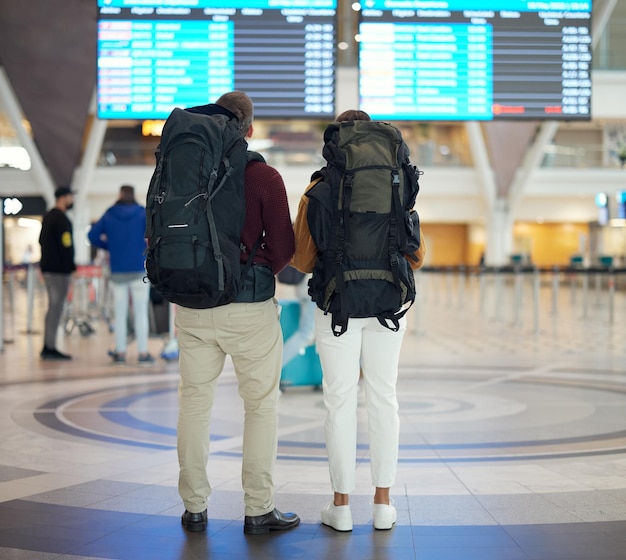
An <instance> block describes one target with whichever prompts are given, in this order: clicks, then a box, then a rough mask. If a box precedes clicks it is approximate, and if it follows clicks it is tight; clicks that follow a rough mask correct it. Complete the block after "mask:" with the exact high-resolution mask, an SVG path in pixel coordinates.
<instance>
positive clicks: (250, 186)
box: [241, 161, 296, 274]
mask: <svg viewBox="0 0 626 560" xmlns="http://www.w3.org/2000/svg"><path fill="white" fill-rule="evenodd" d="M245 184H246V222H245V224H244V227H243V232H242V235H241V238H242V242H243V244H244V245H245V246H246V248H247V251H248V252H249V251H251V250H252V248H253V247H254V243H255V242H256V240H257V239H258V238H259V235H260V234H261V232H264V235H263V241H262V243H261V245H260V246H259V248H258V249H257V252H256V255H255V257H254V262H255V263H258V264H269V265H270V266H271V267H272V270H273V272H274V274H278V273H279V272H280V271H281V270H282V269H283V268H285V266H287V264H288V263H289V261H290V260H291V257H292V256H293V254H294V252H295V248H296V246H295V240H294V233H293V226H292V224H291V216H290V214H289V204H288V202H287V192H286V190H285V183H284V182H283V178H282V177H281V176H280V174H279V173H278V171H276V169H274V168H273V167H270V166H269V165H267V164H265V163H262V162H259V161H252V162H250V163H249V164H248V166H247V167H246V174H245ZM248 252H242V253H241V262H242V263H245V262H246V261H247V259H248Z"/></svg>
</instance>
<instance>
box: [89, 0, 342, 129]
mask: <svg viewBox="0 0 626 560" xmlns="http://www.w3.org/2000/svg"><path fill="white" fill-rule="evenodd" d="M336 5H337V0H307V1H305V0H235V1H233V0H219V1H216V0H98V76H97V100H98V117H99V118H101V119H155V118H165V117H167V116H168V115H169V113H170V112H171V111H172V109H174V107H191V106H195V105H204V104H206V103H212V102H213V101H215V100H216V99H217V98H218V97H219V96H220V95H222V94H223V93H226V92H228V91H232V90H235V89H236V90H241V91H245V92H246V93H247V94H248V95H249V96H250V97H251V98H252V101H253V102H254V109H255V116H257V117H274V118H286V117H297V118H303V117H316V118H320V117H321V118H328V117H332V116H334V112H335V58H336V51H335V43H336V40H335V27H336V24H335V21H336Z"/></svg>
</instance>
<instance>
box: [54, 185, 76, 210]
mask: <svg viewBox="0 0 626 560" xmlns="http://www.w3.org/2000/svg"><path fill="white" fill-rule="evenodd" d="M54 198H55V199H56V204H55V206H56V207H57V208H59V209H61V210H63V211H65V210H69V209H70V208H72V207H73V206H74V193H73V192H72V189H70V188H69V187H68V186H66V185H62V186H60V187H58V188H57V190H55V191H54Z"/></svg>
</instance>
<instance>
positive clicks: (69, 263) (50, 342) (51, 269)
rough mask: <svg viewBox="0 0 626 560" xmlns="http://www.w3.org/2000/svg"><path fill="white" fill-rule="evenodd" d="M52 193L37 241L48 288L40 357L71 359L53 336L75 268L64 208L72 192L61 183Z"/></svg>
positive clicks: (70, 234)
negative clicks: (53, 201)
mask: <svg viewBox="0 0 626 560" xmlns="http://www.w3.org/2000/svg"><path fill="white" fill-rule="evenodd" d="M54 197H55V199H56V203H55V206H54V208H52V209H51V210H49V211H48V212H47V213H46V215H45V216H44V217H43V222H42V224H41V233H40V234H39V244H40V245H41V262H40V263H39V268H40V269H41V272H42V274H43V278H44V282H45V284H46V290H47V292H48V311H47V312H46V318H45V330H44V345H43V350H42V351H41V359H42V360H71V359H72V357H71V356H69V355H68V354H64V353H62V352H59V351H58V350H57V347H56V338H57V331H58V328H59V323H60V321H61V315H62V314H63V306H64V304H65V299H66V298H67V292H68V290H69V287H70V282H71V279H72V273H73V272H74V271H75V270H76V265H75V263H74V239H73V235H72V222H71V221H70V219H69V218H68V217H67V215H66V211H67V210H69V209H70V208H72V206H73V204H74V194H73V193H72V191H71V189H70V188H69V187H67V186H61V187H59V188H58V189H57V190H56V191H55V193H54Z"/></svg>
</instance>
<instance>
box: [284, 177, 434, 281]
mask: <svg viewBox="0 0 626 560" xmlns="http://www.w3.org/2000/svg"><path fill="white" fill-rule="evenodd" d="M319 180H320V179H315V180H314V181H313V182H311V184H310V185H309V186H308V187H307V188H306V190H305V191H304V194H303V195H302V196H301V197H300V203H299V205H298V213H297V215H296V221H295V224H294V227H293V229H294V232H295V234H296V253H295V255H294V256H293V259H292V260H291V264H292V266H293V267H295V268H297V269H298V270H299V271H300V272H307V273H308V272H313V268H314V267H315V261H316V260H317V247H316V246H315V243H313V238H312V237H311V232H310V231H309V222H308V221H307V217H306V214H307V209H308V207H309V197H308V196H306V193H307V192H308V191H309V189H310V188H311V187H313V186H314V185H316V184H317V183H318V181H319ZM425 255H426V243H425V242H424V236H423V234H422V231H421V229H420V248H419V249H418V250H417V251H416V252H415V254H414V256H415V257H417V260H416V261H414V260H412V259H407V260H408V262H409V264H410V266H411V268H412V269H413V270H417V269H419V268H421V267H422V266H423V264H424V256H425Z"/></svg>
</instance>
